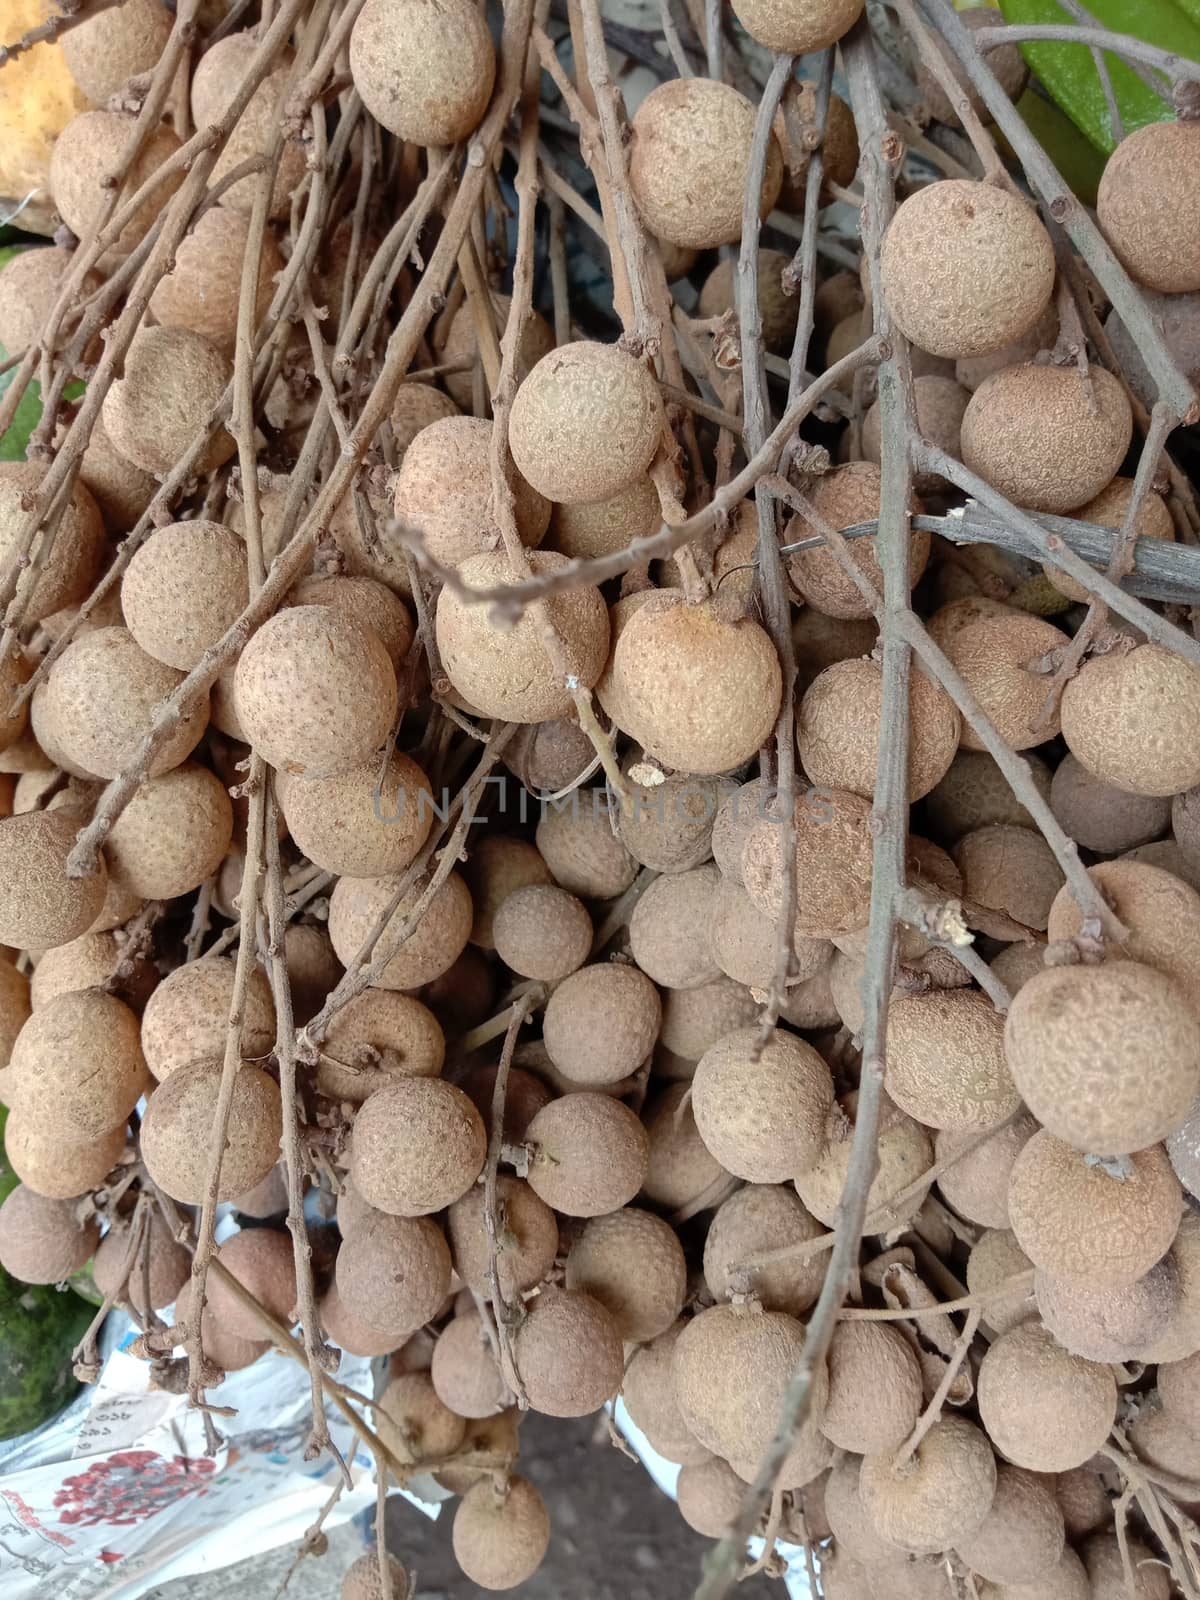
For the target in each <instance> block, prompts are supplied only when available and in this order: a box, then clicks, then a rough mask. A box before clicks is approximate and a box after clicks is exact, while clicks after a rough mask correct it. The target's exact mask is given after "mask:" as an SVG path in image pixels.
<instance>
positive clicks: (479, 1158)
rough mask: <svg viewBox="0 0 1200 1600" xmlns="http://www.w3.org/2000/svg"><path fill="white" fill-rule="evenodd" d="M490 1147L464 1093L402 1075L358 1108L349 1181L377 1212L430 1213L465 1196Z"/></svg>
mask: <svg viewBox="0 0 1200 1600" xmlns="http://www.w3.org/2000/svg"><path fill="white" fill-rule="evenodd" d="M486 1150H487V1139H486V1136H485V1134H484V1131H483V1121H482V1119H481V1117H480V1115H479V1113H478V1111H476V1109H475V1107H474V1106H473V1105H472V1104H471V1102H470V1101H469V1100H468V1099H467V1097H466V1095H465V1094H464V1093H463V1092H462V1090H461V1089H457V1088H455V1086H454V1085H453V1084H450V1083H444V1082H443V1081H442V1080H441V1079H440V1078H401V1079H398V1080H397V1081H396V1082H394V1083H392V1084H389V1085H388V1087H387V1088H386V1089H377V1090H376V1091H375V1093H374V1094H373V1095H371V1096H370V1098H369V1099H368V1100H367V1101H366V1102H365V1104H364V1105H363V1106H362V1107H361V1108H360V1109H359V1112H358V1115H357V1117H356V1118H355V1122H354V1133H353V1137H352V1141H351V1149H350V1176H351V1179H352V1181H353V1183H354V1187H355V1188H356V1189H357V1190H358V1191H359V1193H360V1194H361V1195H362V1197H363V1198H364V1199H365V1200H366V1201H368V1202H369V1203H370V1204H371V1205H373V1206H375V1207H376V1209H377V1210H379V1211H386V1212H388V1213H389V1215H391V1216H399V1217H419V1216H425V1215H427V1214H428V1213H429V1212H431V1211H440V1210H441V1209H442V1208H443V1206H448V1205H450V1204H451V1202H452V1201H455V1200H457V1199H458V1198H459V1196H460V1195H463V1194H465V1193H466V1192H467V1190H468V1189H469V1188H470V1187H471V1185H472V1184H473V1183H474V1182H475V1179H476V1178H477V1177H478V1175H479V1170H480V1168H481V1167H482V1166H483V1158H484V1155H485V1154H486Z"/></svg>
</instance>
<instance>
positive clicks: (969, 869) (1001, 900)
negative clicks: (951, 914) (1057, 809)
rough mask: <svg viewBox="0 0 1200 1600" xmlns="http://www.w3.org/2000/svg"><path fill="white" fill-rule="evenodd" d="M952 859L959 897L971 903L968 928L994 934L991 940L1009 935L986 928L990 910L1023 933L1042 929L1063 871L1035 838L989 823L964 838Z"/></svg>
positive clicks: (1027, 830)
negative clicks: (959, 879) (960, 885)
mask: <svg viewBox="0 0 1200 1600" xmlns="http://www.w3.org/2000/svg"><path fill="white" fill-rule="evenodd" d="M954 860H955V863H956V864H957V865H958V867H959V868H960V869H961V871H962V875H963V893H964V895H965V896H966V897H967V898H968V899H969V900H971V901H972V902H973V904H972V906H971V907H970V908H969V909H968V912H967V920H968V922H970V924H971V926H972V927H979V928H981V929H982V930H983V932H985V933H989V932H993V931H994V933H995V936H996V937H997V938H1004V937H1006V936H1009V935H1008V930H1007V929H1006V928H1005V927H1004V926H1003V925H1002V924H1000V925H997V926H996V927H995V928H994V930H993V929H990V928H989V927H988V922H989V918H988V915H987V913H988V912H989V911H995V912H998V913H999V914H1000V917H1001V918H1002V919H1007V918H1011V919H1012V920H1013V921H1015V922H1019V923H1021V924H1022V925H1023V926H1024V927H1026V928H1036V929H1037V930H1038V931H1039V932H1040V931H1042V930H1044V929H1045V927H1046V924H1047V922H1048V920H1049V917H1050V905H1051V902H1052V901H1053V899H1054V896H1055V895H1056V894H1057V893H1059V892H1060V891H1061V888H1062V884H1063V871H1062V868H1061V867H1060V866H1059V864H1058V861H1057V860H1056V859H1055V855H1054V852H1053V850H1051V848H1050V846H1049V845H1048V844H1047V843H1046V841H1045V839H1043V838H1042V836H1041V834H1040V833H1034V831H1033V829H1032V828H1019V827H1014V826H1013V825H1012V824H1011V823H1005V822H995V823H992V824H991V825H990V826H989V827H986V828H976V829H975V830H974V831H973V832H972V833H967V834H964V835H963V837H962V838H961V839H960V840H959V841H958V843H957V844H956V845H955V847H954Z"/></svg>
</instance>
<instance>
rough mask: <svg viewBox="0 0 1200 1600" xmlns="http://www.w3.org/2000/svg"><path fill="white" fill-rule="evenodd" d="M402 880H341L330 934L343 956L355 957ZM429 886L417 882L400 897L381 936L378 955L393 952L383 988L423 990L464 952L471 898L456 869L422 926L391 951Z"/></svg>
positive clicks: (440, 889)
mask: <svg viewBox="0 0 1200 1600" xmlns="http://www.w3.org/2000/svg"><path fill="white" fill-rule="evenodd" d="M398 882H399V879H398V878H395V877H386V878H339V879H338V881H337V883H336V884H335V885H334V889H333V894H332V895H331V896H330V902H329V937H330V938H331V939H332V940H333V948H334V950H335V951H336V952H337V957H338V960H339V961H340V962H341V963H342V965H343V966H345V967H348V966H349V965H350V964H351V962H353V961H354V959H355V957H356V955H357V952H358V951H359V949H360V948H361V947H362V944H363V942H364V940H365V939H366V938H367V936H368V934H369V933H370V932H371V929H372V928H373V927H374V926H375V923H376V920H377V919H378V918H379V917H380V916H381V915H382V914H383V912H384V910H385V909H386V908H387V907H388V906H389V905H390V904H391V903H392V900H393V899H394V897H395V890H396V885H397V883H398ZM425 888H426V884H425V882H424V881H423V880H420V879H418V881H417V882H416V883H415V884H414V885H413V887H412V888H411V889H410V890H409V891H408V893H407V894H405V896H404V897H403V899H402V900H401V901H400V904H399V905H398V906H397V907H396V910H395V911H394V912H393V913H392V917H391V921H390V922H389V923H388V925H387V927H386V928H385V930H384V932H383V934H382V935H381V938H380V941H379V945H378V947H377V953H378V954H383V953H384V951H386V950H392V954H391V958H390V960H389V961H388V963H387V965H386V966H385V967H384V969H383V971H382V973H380V975H379V976H378V977H377V978H376V980H375V982H376V983H377V984H378V985H379V987H380V988H381V989H419V988H420V987H421V985H422V984H424V983H432V982H433V981H434V979H436V978H440V977H441V976H442V974H443V973H444V972H448V971H449V970H450V968H451V967H452V966H453V965H454V963H455V962H456V961H457V960H458V958H459V956H460V955H461V954H462V952H463V947H464V946H465V944H466V942H467V935H468V934H469V933H470V931H471V915H472V911H471V896H470V894H469V893H468V891H467V886H466V884H465V883H464V882H463V881H462V879H461V878H460V877H459V875H458V873H457V872H452V873H451V874H450V876H449V877H448V878H447V879H446V880H445V882H444V883H442V884H441V885H440V886H439V887H438V889H437V890H436V891H435V892H434V895H433V898H432V900H431V901H430V902H429V905H428V906H427V907H426V908H425V912H424V914H423V916H422V917H421V919H420V921H419V922H418V923H417V926H416V927H415V928H414V929H413V931H412V933H411V934H409V936H408V938H406V939H404V940H403V941H402V942H401V943H400V944H398V945H396V946H395V948H394V949H392V946H393V942H394V941H395V938H396V934H397V933H398V932H399V930H400V927H401V926H402V925H403V923H404V921H405V919H406V918H407V917H408V916H409V915H410V914H411V912H412V909H413V907H414V906H415V905H416V903H417V900H418V899H419V898H420V896H421V895H422V894H423V893H424V892H425Z"/></svg>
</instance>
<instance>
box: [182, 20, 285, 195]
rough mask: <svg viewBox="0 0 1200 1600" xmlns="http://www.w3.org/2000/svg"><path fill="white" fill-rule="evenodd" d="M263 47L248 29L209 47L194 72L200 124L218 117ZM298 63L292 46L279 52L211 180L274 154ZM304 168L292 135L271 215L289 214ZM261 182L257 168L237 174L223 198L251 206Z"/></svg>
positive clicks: (217, 180)
mask: <svg viewBox="0 0 1200 1600" xmlns="http://www.w3.org/2000/svg"><path fill="white" fill-rule="evenodd" d="M259 47H260V46H259V40H258V38H257V36H256V34H255V32H253V31H246V32H244V33H230V34H226V36H225V38H223V39H218V40H217V42H216V43H215V44H211V45H209V47H208V49H207V50H205V52H204V54H203V55H202V56H201V57H200V58H199V60H198V61H197V62H196V65H195V68H194V70H193V72H192V121H193V122H194V123H195V125H196V127H197V128H206V127H208V126H209V125H210V124H212V123H214V122H220V120H221V118H222V117H223V116H224V115H225V112H226V111H227V110H228V109H229V105H230V102H231V101H232V100H233V98H234V96H235V95H236V94H237V92H238V90H239V89H240V88H241V85H242V83H243V81H244V79H245V77H246V74H247V73H248V72H249V71H250V70H251V67H252V65H254V64H255V56H256V54H257V51H258V50H259ZM294 65H295V57H294V56H293V55H292V52H291V51H290V50H283V51H280V52H279V54H278V55H277V56H276V57H275V64H274V66H272V68H271V70H270V71H269V72H268V73H267V75H266V76H265V77H264V78H263V80H262V82H261V83H260V84H259V85H258V88H257V89H255V91H254V93H253V94H252V95H251V96H250V103H249V104H248V105H247V107H246V109H245V111H243V112H242V114H241V116H240V117H239V118H238V120H237V122H236V123H235V125H234V128H233V132H232V133H231V134H230V135H229V138H228V139H227V140H226V141H225V143H224V145H223V146H222V148H221V153H220V155H219V156H218V157H217V160H216V165H215V166H214V167H213V169H212V172H211V173H210V174H209V182H210V183H213V184H216V183H220V182H221V180H222V178H226V177H228V176H229V174H230V173H231V172H232V171H233V170H234V168H235V167H238V166H240V165H241V164H242V162H244V161H249V160H251V159H253V157H255V156H269V155H270V154H271V152H272V150H273V148H274V145H275V140H276V137H277V136H278V133H279V125H280V122H281V120H282V117H283V113H284V106H285V102H286V97H287V95H288V94H289V93H290V91H291V85H290V81H289V80H290V79H291V76H292V69H293V67H294ZM304 173H305V151H304V146H303V145H302V144H301V142H300V141H299V140H298V139H288V140H287V141H286V142H285V143H284V146H283V151H282V154H281V156H280V159H279V166H278V167H277V168H276V172H275V184H274V187H273V189H272V190H271V209H270V215H271V217H272V218H273V219H281V218H283V217H286V216H287V214H288V210H289V208H290V205H291V197H292V192H293V190H294V189H295V188H296V186H297V185H298V184H299V183H300V181H301V179H302V178H303V177H304ZM257 186H258V176H257V174H255V173H251V174H249V175H248V176H246V177H244V178H239V179H238V181H237V182H236V183H235V184H233V185H232V186H231V187H229V188H228V189H226V190H224V192H223V193H222V195H221V204H222V205H223V206H229V207H231V208H232V209H233V210H235V211H249V210H251V208H252V207H253V205H254V196H255V192H256V190H257Z"/></svg>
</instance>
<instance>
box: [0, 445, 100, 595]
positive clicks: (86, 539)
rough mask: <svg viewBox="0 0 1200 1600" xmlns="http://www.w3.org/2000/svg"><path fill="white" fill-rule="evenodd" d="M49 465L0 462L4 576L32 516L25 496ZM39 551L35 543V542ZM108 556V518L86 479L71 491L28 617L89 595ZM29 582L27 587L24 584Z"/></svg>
mask: <svg viewBox="0 0 1200 1600" xmlns="http://www.w3.org/2000/svg"><path fill="white" fill-rule="evenodd" d="M46 471H47V469H46V467H44V466H42V465H41V464H40V463H38V462H34V461H3V462H0V568H3V570H4V571H5V573H6V575H7V573H8V571H9V567H10V563H11V561H12V560H14V559H16V556H17V550H18V546H19V543H20V540H21V537H22V530H23V529H24V526H25V524H26V522H27V521H28V518H29V512H28V511H27V510H26V509H25V508H24V505H23V504H22V502H23V501H27V500H29V499H31V498H32V497H33V496H34V495H36V494H37V492H38V490H39V489H40V488H41V485H42V480H43V479H44V478H45V476H46ZM33 548H34V549H35V550H36V549H37V548H38V546H37V544H36V543H35V545H34V546H33ZM103 555H104V522H103V520H102V519H101V516H100V508H99V506H98V505H97V504H96V501H95V500H94V499H93V497H92V494H91V492H90V491H89V490H88V489H87V488H85V486H84V485H83V484H82V483H77V484H76V485H75V487H74V488H73V489H72V490H71V494H70V498H69V499H68V501H67V505H66V510H65V511H64V512H63V517H62V521H61V522H60V523H59V527H58V535H57V537H56V538H55V541H54V548H53V549H52V550H51V552H50V554H49V556H48V557H47V559H46V563H45V566H44V567H43V568H42V571H41V572H40V573H39V574H38V576H37V578H36V579H35V580H34V583H33V585H32V593H31V594H30V595H29V598H28V601H27V603H26V610H25V617H26V620H27V621H29V622H40V621H42V620H43V619H44V618H45V617H49V616H52V615H53V614H54V612H56V611H61V610H62V608H63V607H64V606H72V605H76V604H78V602H79V601H81V600H83V599H85V598H86V596H87V595H88V594H89V592H90V591H91V588H92V584H93V583H94V582H95V580H96V578H97V577H98V575H99V572H100V563H101V561H102V559H103ZM25 587H27V586H25ZM17 593H18V594H20V593H22V588H21V587H19V588H18V590H17Z"/></svg>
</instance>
